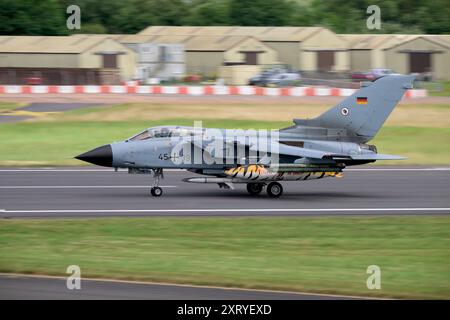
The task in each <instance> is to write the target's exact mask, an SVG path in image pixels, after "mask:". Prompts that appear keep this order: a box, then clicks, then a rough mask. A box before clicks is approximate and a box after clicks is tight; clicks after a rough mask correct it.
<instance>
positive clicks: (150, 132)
mask: <svg viewBox="0 0 450 320" xmlns="http://www.w3.org/2000/svg"><path fill="white" fill-rule="evenodd" d="M196 131H197V132H198V133H199V134H200V133H202V131H203V130H202V129H201V128H193V127H183V126H159V127H153V128H149V129H147V130H144V131H142V132H141V133H139V134H137V135H135V136H133V137H131V138H129V139H127V140H126V141H142V140H147V139H153V138H169V137H186V136H193V135H194V134H195V132H196Z"/></svg>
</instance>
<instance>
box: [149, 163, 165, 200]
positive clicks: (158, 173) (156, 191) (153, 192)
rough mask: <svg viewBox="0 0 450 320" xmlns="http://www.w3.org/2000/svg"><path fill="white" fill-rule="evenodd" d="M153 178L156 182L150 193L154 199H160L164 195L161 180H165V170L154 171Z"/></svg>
mask: <svg viewBox="0 0 450 320" xmlns="http://www.w3.org/2000/svg"><path fill="white" fill-rule="evenodd" d="M153 178H155V181H154V183H153V187H152V188H151V189H150V193H151V195H152V196H154V197H160V196H161V195H162V194H163V191H162V189H161V187H159V179H164V175H163V169H162V168H158V169H153Z"/></svg>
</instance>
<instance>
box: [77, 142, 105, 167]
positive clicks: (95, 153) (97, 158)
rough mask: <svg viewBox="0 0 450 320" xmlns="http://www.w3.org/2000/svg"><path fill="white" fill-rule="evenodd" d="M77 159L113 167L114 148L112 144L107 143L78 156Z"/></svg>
mask: <svg viewBox="0 0 450 320" xmlns="http://www.w3.org/2000/svg"><path fill="white" fill-rule="evenodd" d="M75 159H78V160H82V161H86V162H89V163H92V164H96V165H99V166H104V167H112V161H113V157H112V149H111V145H109V144H107V145H104V146H101V147H98V148H95V149H92V150H91V151H88V152H85V153H82V154H80V155H79V156H76V157H75Z"/></svg>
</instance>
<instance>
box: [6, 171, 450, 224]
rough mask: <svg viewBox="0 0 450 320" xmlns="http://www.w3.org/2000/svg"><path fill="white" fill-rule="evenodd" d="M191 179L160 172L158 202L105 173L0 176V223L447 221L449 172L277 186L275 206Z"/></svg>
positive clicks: (142, 186) (133, 179)
mask: <svg viewBox="0 0 450 320" xmlns="http://www.w3.org/2000/svg"><path fill="white" fill-rule="evenodd" d="M190 176H196V175H195V174H192V173H189V172H168V173H166V174H165V179H164V180H162V187H163V190H164V194H163V196H162V197H159V198H154V197H151V196H150V192H149V187H148V186H149V185H151V183H152V178H151V176H148V175H129V174H128V173H127V172H125V171H119V172H113V171H112V170H108V169H94V168H61V169H48V170H42V169H31V170H29V169H25V170H22V169H10V168H3V169H0V217H3V218H37V217H48V218H52V217H107V216H214V215H218V216H255V215H258V216H269V215H270V216H280V215H295V216H302V215H308V216H310V215H355V214H364V215H392V214H415V215H430V214H450V197H449V196H448V185H449V179H450V168H440V169H439V168H438V169H436V168H434V169H433V168H402V167H398V168H395V167H394V168H380V167H375V168H370V167H369V168H368V167H362V168H361V167H359V168H354V169H350V170H348V171H346V172H345V174H344V177H343V178H328V179H323V180H315V181H303V182H285V183H283V185H284V189H285V193H284V194H283V196H282V197H281V198H279V199H272V198H268V197H267V196H266V195H265V194H261V195H260V196H258V197H252V196H250V195H248V194H247V192H246V191H245V186H244V185H236V189H235V190H223V189H219V188H218V187H217V185H215V184H188V183H185V182H182V181H181V180H182V179H183V178H185V177H190Z"/></svg>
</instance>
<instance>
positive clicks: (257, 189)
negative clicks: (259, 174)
mask: <svg viewBox="0 0 450 320" xmlns="http://www.w3.org/2000/svg"><path fill="white" fill-rule="evenodd" d="M263 187H264V184H262V183H247V191H248V193H250V194H251V195H253V196H256V195H258V194H260V193H261V191H262V189H263Z"/></svg>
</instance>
